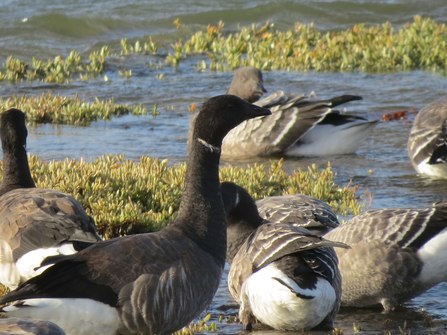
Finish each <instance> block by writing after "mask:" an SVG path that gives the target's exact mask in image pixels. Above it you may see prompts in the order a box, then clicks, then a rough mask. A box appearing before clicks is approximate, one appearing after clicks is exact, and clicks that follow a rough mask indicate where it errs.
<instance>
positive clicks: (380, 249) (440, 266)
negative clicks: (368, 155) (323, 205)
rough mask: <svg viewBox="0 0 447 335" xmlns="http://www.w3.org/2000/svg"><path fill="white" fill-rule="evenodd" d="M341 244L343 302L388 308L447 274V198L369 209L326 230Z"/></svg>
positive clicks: (348, 304) (327, 235)
mask: <svg viewBox="0 0 447 335" xmlns="http://www.w3.org/2000/svg"><path fill="white" fill-rule="evenodd" d="M325 238H328V239H330V240H336V241H340V242H343V243H346V244H348V245H350V246H351V249H349V250H342V249H337V250H336V252H337V256H338V259H339V268H340V272H341V274H342V278H343V285H342V291H343V295H342V306H354V307H370V306H380V305H382V306H383V308H384V309H385V311H391V310H393V309H394V308H395V307H396V306H397V305H398V304H401V303H402V302H405V301H407V300H410V299H411V298H413V297H416V296H418V295H420V294H421V293H423V292H425V291H426V290H428V289H429V288H431V287H433V286H435V285H436V284H438V283H440V282H442V281H445V280H447V257H446V256H447V202H440V203H436V204H434V205H433V206H431V207H429V208H426V209H411V208H394V209H380V210H379V209H375V210H368V211H366V212H364V213H362V214H360V215H357V216H355V217H354V218H352V219H351V220H349V221H348V222H346V223H345V224H343V225H341V226H340V227H338V228H335V229H334V230H332V231H331V232H329V233H327V234H326V235H325Z"/></svg>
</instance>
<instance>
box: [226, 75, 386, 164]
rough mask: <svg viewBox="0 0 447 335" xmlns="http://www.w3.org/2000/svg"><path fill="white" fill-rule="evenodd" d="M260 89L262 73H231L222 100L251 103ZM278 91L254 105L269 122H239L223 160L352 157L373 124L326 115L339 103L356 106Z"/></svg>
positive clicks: (337, 99)
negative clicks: (230, 96) (233, 98)
mask: <svg viewBox="0 0 447 335" xmlns="http://www.w3.org/2000/svg"><path fill="white" fill-rule="evenodd" d="M266 92H267V91H266V90H265V88H264V84H263V79H262V73H261V71H260V70H259V69H257V68H254V67H242V68H239V69H238V70H236V72H235V74H234V77H233V81H232V83H231V85H230V88H229V89H228V92H227V93H228V94H234V95H236V96H239V97H240V98H242V99H245V100H247V101H250V102H255V101H257V100H258V99H259V98H260V97H261V96H262V94H263V93H266ZM309 97H310V96H308V95H301V94H285V93H284V92H282V91H278V92H276V93H274V94H272V95H270V96H268V97H266V98H265V99H263V100H260V101H257V102H256V105H258V106H262V107H264V108H269V109H270V110H271V111H272V115H271V116H267V117H263V118H260V119H257V120H250V121H246V122H243V123H242V124H241V125H239V126H238V127H236V128H235V129H233V130H232V131H230V133H229V134H228V136H227V137H226V138H225V140H224V143H223V147H222V148H223V154H224V155H225V156H234V157H242V156H269V155H291V156H300V155H312V156H315V155H334V154H350V153H354V152H355V151H356V150H357V149H358V148H359V146H360V145H361V143H362V142H363V141H364V140H365V138H366V137H367V136H368V135H369V133H370V132H371V131H372V129H373V128H374V127H375V126H376V125H377V123H378V122H379V121H378V120H374V121H368V120H366V119H365V118H362V117H359V116H353V115H344V114H341V113H340V112H339V111H335V110H332V109H331V108H334V107H336V106H338V105H341V104H343V103H346V102H349V101H354V100H360V99H362V98H361V97H359V96H355V95H342V96H338V97H334V98H331V99H327V100H308V99H307V98H309Z"/></svg>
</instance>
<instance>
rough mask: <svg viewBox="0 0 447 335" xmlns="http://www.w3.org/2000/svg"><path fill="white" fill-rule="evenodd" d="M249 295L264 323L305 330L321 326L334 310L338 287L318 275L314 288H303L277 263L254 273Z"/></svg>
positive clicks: (245, 288)
mask: <svg viewBox="0 0 447 335" xmlns="http://www.w3.org/2000/svg"><path fill="white" fill-rule="evenodd" d="M273 278H279V279H281V280H282V281H283V282H284V283H286V284H287V285H288V286H290V287H292V288H293V289H294V290H295V291H296V292H299V293H301V294H303V295H306V296H312V297H314V298H313V299H302V298H299V297H297V296H296V294H294V293H293V292H291V291H290V289H289V288H287V287H286V286H284V285H282V284H281V283H279V282H278V281H277V280H275V279H273ZM241 294H245V295H246V296H247V297H248V300H249V301H250V307H251V310H252V311H253V314H254V315H255V316H256V318H258V319H259V320H260V321H261V322H262V323H265V324H268V325H269V326H271V327H273V328H275V329H278V330H296V331H298V330H301V329H303V328H304V329H310V328H313V327H315V326H317V325H318V324H319V323H320V322H321V321H323V319H324V318H325V317H326V316H327V315H328V314H329V312H330V311H331V310H332V308H333V306H334V303H335V299H336V297H335V291H334V288H333V287H332V286H331V284H329V282H328V281H327V280H325V279H323V278H318V282H317V285H316V288H315V289H314V290H304V289H301V288H300V287H299V286H298V285H297V284H296V283H295V282H294V281H293V280H291V279H290V278H289V277H287V276H286V275H285V274H284V273H282V272H281V271H280V270H278V268H277V267H276V266H275V265H274V263H273V264H269V265H268V266H266V267H265V268H263V269H261V270H259V271H257V272H255V273H254V274H252V275H251V276H250V277H249V278H248V279H247V280H246V281H245V283H244V285H243V287H242V293H241Z"/></svg>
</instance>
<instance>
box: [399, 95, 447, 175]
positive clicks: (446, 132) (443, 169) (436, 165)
mask: <svg viewBox="0 0 447 335" xmlns="http://www.w3.org/2000/svg"><path fill="white" fill-rule="evenodd" d="M407 149H408V155H409V156H410V160H411V163H412V164H413V167H414V168H415V169H416V171H417V172H418V173H421V174H425V175H428V176H431V177H434V178H447V96H444V97H441V98H439V99H438V100H436V101H433V102H432V103H430V104H428V105H427V106H425V107H424V108H422V109H421V110H420V111H419V113H418V114H417V115H416V118H415V120H414V123H413V127H412V128H411V132H410V136H409V138H408V143H407Z"/></svg>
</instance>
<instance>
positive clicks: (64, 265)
mask: <svg viewBox="0 0 447 335" xmlns="http://www.w3.org/2000/svg"><path fill="white" fill-rule="evenodd" d="M268 114H270V111H269V110H268V109H264V108H261V107H257V106H254V105H252V104H250V103H248V102H246V101H244V100H242V99H240V98H238V97H236V96H233V95H223V96H217V97H214V98H211V99H209V100H208V101H207V102H205V103H204V105H203V107H202V109H201V111H200V112H199V114H198V116H197V118H196V122H195V124H194V130H193V133H192V143H191V146H190V148H191V150H190V156H189V164H188V167H187V171H186V178H185V186H184V189H183V193H182V199H181V203H180V208H179V211H178V216H177V219H175V220H174V222H172V223H171V224H170V225H169V226H167V227H166V228H164V229H162V230H160V231H158V232H154V233H147V234H139V235H132V236H126V237H121V238H115V239H111V240H108V241H104V242H98V243H96V244H94V245H92V246H91V247H89V248H87V249H84V250H82V251H80V252H79V253H77V254H75V255H71V256H65V257H60V258H59V259H57V260H55V259H52V260H51V262H54V263H55V264H54V265H52V266H51V267H49V268H48V269H47V270H45V271H44V272H43V273H42V274H41V275H39V276H37V277H34V278H32V279H30V280H29V281H28V282H26V283H24V284H22V285H21V286H20V287H19V288H18V289H17V290H15V291H13V292H11V293H9V294H7V295H6V296H5V297H3V298H0V304H3V303H6V302H10V301H16V300H22V301H19V302H17V303H16V304H15V305H13V306H7V307H5V308H4V310H5V311H7V312H8V313H9V314H10V315H11V316H17V317H35V318H41V319H45V320H50V321H52V322H55V323H56V324H58V325H59V326H60V327H61V328H62V329H64V331H65V332H66V333H67V334H68V335H71V334H73V335H75V334H77V335H83V334H85V335H87V334H88V335H94V334H98V335H99V334H102V335H107V334H115V333H116V332H117V331H118V332H119V333H125V334H157V335H165V334H171V333H172V332H174V331H176V330H178V329H180V328H181V327H183V326H185V325H187V324H188V323H189V322H191V320H193V319H194V318H195V317H197V316H198V315H199V313H201V312H202V311H203V310H204V309H205V308H206V307H207V306H208V305H209V304H210V302H211V300H212V298H213V296H214V293H215V292H216V290H217V288H218V285H219V282H220V279H221V275H222V272H223V267H224V264H225V252H226V243H227V239H226V223H225V212H224V208H223V203H222V197H221V194H220V183H219V159H220V151H221V145H222V140H223V138H224V136H225V135H226V134H227V133H228V131H229V130H230V129H231V128H233V127H235V126H237V125H238V124H239V123H240V122H242V121H244V120H246V119H249V118H253V117H257V116H263V115H268ZM45 264H46V263H44V265H45ZM48 298H52V299H48ZM24 299H27V300H24ZM29 306H34V307H33V308H30V307H29ZM79 320H82V322H79Z"/></svg>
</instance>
